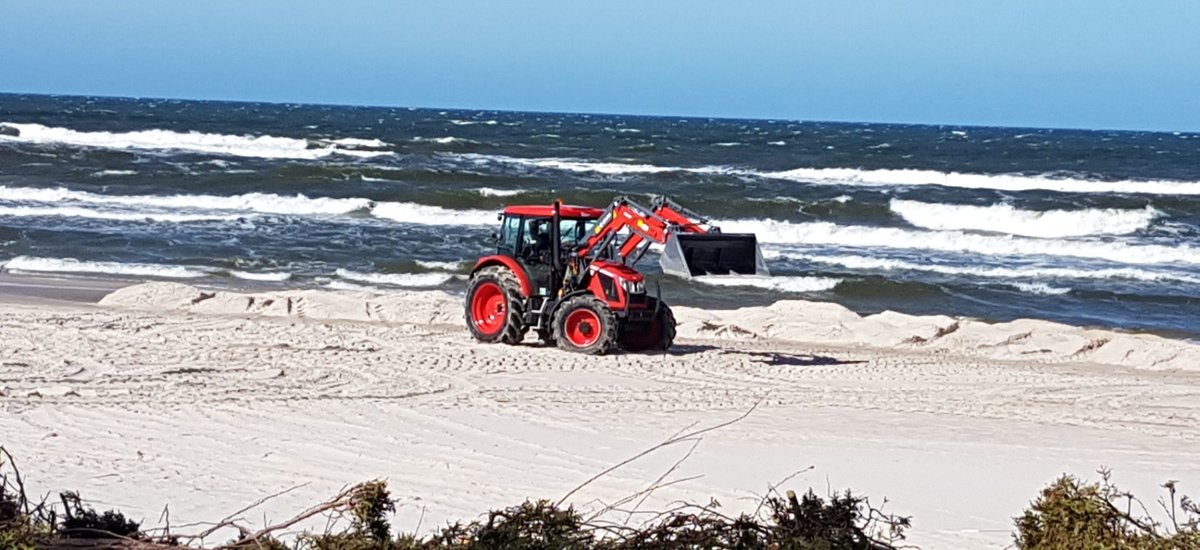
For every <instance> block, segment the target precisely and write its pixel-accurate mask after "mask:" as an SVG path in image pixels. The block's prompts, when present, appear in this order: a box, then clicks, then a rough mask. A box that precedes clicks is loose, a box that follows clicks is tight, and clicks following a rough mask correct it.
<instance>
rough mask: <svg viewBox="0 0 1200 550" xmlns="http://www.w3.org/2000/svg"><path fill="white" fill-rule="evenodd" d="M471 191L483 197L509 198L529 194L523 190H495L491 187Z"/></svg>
mask: <svg viewBox="0 0 1200 550" xmlns="http://www.w3.org/2000/svg"><path fill="white" fill-rule="evenodd" d="M472 191H474V192H476V193H479V194H480V195H483V196H485V197H511V196H514V195H520V194H522V193H528V192H529V191H527V190H525V189H495V188H492V187H477V188H475V189H472Z"/></svg>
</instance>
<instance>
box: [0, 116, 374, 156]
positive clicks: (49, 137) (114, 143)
mask: <svg viewBox="0 0 1200 550" xmlns="http://www.w3.org/2000/svg"><path fill="white" fill-rule="evenodd" d="M0 127H4V128H9V129H12V130H16V133H17V135H15V136H13V135H7V134H5V133H0V141H15V142H24V143H46V144H61V145H74V146H80V147H101V148H105V149H134V150H149V151H154V150H160V151H168V150H169V151H191V152H197V153H208V154H215V155H225V156H234V157H254V158H267V159H296V160H313V159H319V158H324V157H328V156H330V155H350V156H357V157H371V156H378V155H390V154H391V152H389V151H362V150H357V149H352V148H347V147H348V146H351V145H352V146H354V147H359V146H362V144H371V145H372V146H374V144H375V143H376V142H378V143H380V144H383V145H386V144H384V143H383V142H381V141H378V140H358V139H356V138H342V139H340V140H332V141H323V142H322V141H316V142H314V143H310V142H309V141H308V140H305V139H295V138H286V137H277V136H269V135H268V136H250V135H242V136H235V135H228V134H205V133H201V132H175V131H172V130H139V131H134V132H83V131H77V130H72V129H70V128H57V127H52V126H43V125H41V124H16V123H11V122H0ZM351 140H352V141H351ZM358 142H361V143H358ZM314 145H315V146H314Z"/></svg>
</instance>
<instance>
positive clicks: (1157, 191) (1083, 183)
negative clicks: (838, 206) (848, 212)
mask: <svg viewBox="0 0 1200 550" xmlns="http://www.w3.org/2000/svg"><path fill="white" fill-rule="evenodd" d="M760 175H762V176H765V177H770V178H776V179H784V180H792V181H798V182H803V183H817V184H829V185H862V186H912V185H940V186H943V187H958V188H965V189H996V190H1001V191H1033V190H1042V191H1061V192H1064V193H1146V194H1153V195H1200V182H1197V181H1170V180H1149V181H1135V180H1120V181H1100V180H1090V179H1078V178H1057V177H1051V176H1049V175H1038V176H1024V175H1019V174H967V173H960V172H939V171H936V170H859V169H855V168H796V169H793V170H784V171H781V172H765V173H761V174H760Z"/></svg>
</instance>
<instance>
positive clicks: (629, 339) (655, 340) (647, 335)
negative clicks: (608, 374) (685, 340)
mask: <svg viewBox="0 0 1200 550" xmlns="http://www.w3.org/2000/svg"><path fill="white" fill-rule="evenodd" d="M647 300H648V304H647V307H648V308H650V309H654V307H655V304H656V302H658V300H657V299H655V298H648V299H647ZM654 323H658V326H659V331H658V332H657V334H655V332H654ZM673 343H675V314H674V313H673V312H672V311H671V306H668V305H667V303H666V302H662V303H661V304H658V316H657V317H656V318H655V319H654V320H652V321H650V322H642V323H625V325H624V326H622V327H621V338H620V344H621V348H622V349H624V350H625V351H632V352H639V351H667V350H669V349H671V344H673Z"/></svg>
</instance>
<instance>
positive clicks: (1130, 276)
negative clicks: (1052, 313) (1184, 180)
mask: <svg viewBox="0 0 1200 550" xmlns="http://www.w3.org/2000/svg"><path fill="white" fill-rule="evenodd" d="M763 256H765V257H767V258H770V259H774V258H782V259H788V260H800V261H806V262H813V263H819V264H825V265H836V266H840V267H844V268H848V269H861V270H875V271H923V272H927V273H941V274H943V275H964V276H972V277H984V278H989V279H1027V280H1039V279H1050V280H1062V279H1066V280H1080V279H1125V280H1131V281H1147V282H1179V283H1189V284H1200V276H1193V275H1187V274H1183V273H1173V272H1166V271H1153V270H1149V269H1141V268H1136V267H1120V268H1102V269H1084V268H1073V267H1039V266H1028V267H985V266H956V265H944V264H938V263H932V262H920V263H918V262H911V261H904V260H897V259H891V258H875V257H868V256H825V255H819V254H792V253H787V252H779V251H772V250H766V251H763Z"/></svg>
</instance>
